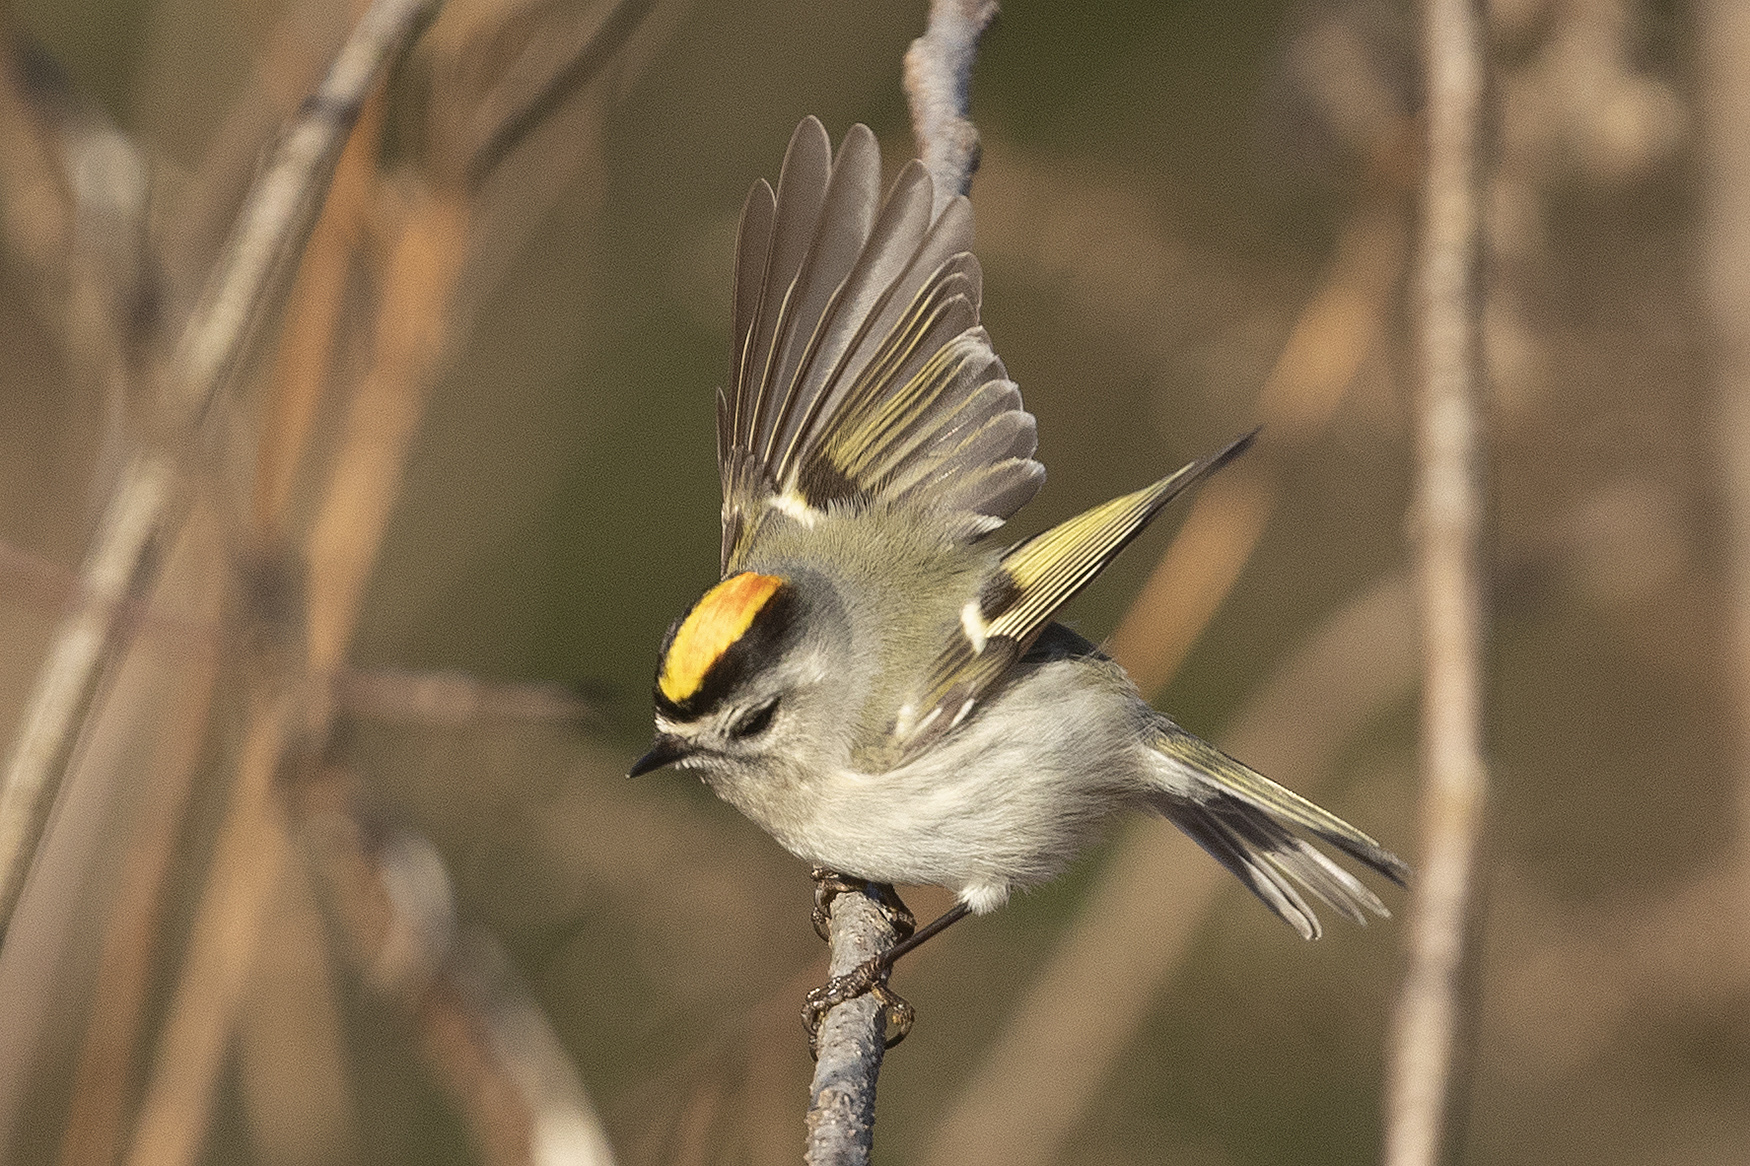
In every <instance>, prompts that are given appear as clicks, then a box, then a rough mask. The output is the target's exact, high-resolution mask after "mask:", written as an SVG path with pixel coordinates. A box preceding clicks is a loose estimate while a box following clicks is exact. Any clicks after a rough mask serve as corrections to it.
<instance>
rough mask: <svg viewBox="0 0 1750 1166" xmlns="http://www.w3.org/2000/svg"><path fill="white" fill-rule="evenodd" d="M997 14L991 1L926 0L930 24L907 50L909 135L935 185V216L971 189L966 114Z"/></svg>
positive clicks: (974, 163)
mask: <svg viewBox="0 0 1750 1166" xmlns="http://www.w3.org/2000/svg"><path fill="white" fill-rule="evenodd" d="M996 15H997V2H996V0H930V23H929V25H928V27H927V28H926V29H925V30H924V35H923V36H920V37H918V38H917V39H916V40H914V41H912V42H911V48H909V49H907V50H906V54H905V97H906V102H907V104H909V105H910V106H911V129H912V136H913V137H915V138H917V141H918V151H919V154H920V156H921V157H922V158H923V161H924V165H925V166H926V167H928V168H929V171H930V177H931V178H933V179H935V182H936V204H935V211H934V213H936V214H941V213H942V207H943V206H944V205H945V204H946V203H947V201H948V200H949V199H950V198H953V197H954V196H955V195H957V194H966V193H967V192H968V191H970V190H971V189H972V176H973V174H975V173H976V172H977V171H978V159H979V145H978V129H977V127H975V126H974V125H973V124H972V119H971V118H968V117H967V116H966V109H967V105H968V102H969V101H970V100H971V96H972V66H973V63H974V61H976V60H977V59H978V41H979V38H980V37H982V36H983V35H984V30H985V29H987V28H989V27H990V22H991V21H993V20H995V19H996Z"/></svg>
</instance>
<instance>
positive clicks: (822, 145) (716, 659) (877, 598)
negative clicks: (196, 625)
mask: <svg viewBox="0 0 1750 1166" xmlns="http://www.w3.org/2000/svg"><path fill="white" fill-rule="evenodd" d="M880 174H881V162H880V154H879V151H878V149H877V147H876V144H875V138H874V135H873V134H871V133H870V132H869V130H868V129H867V128H865V127H863V126H860V125H859V126H854V127H852V129H851V131H850V133H849V134H848V135H846V137H845V141H844V144H843V145H842V146H841V147H840V149H839V153H838V157H837V159H836V160H835V159H834V158H833V157H832V145H831V142H830V141H829V140H828V138H827V135H826V131H825V130H824V129H823V128H822V127H821V124H820V122H818V121H816V120H815V119H814V118H809V119H807V120H806V121H804V122H803V123H802V124H801V125H800V126H799V127H797V130H796V133H795V136H794V137H793V138H792V139H791V141H790V149H789V152H788V154H787V155H786V156H785V159H784V169H783V173H782V175H781V177H780V178H779V180H778V190H777V193H776V194H775V195H774V194H773V192H772V188H771V187H770V186H768V185H767V184H766V183H765V181H764V180H761V181H759V182H756V183H755V184H754V188H753V191H752V192H751V193H750V194H749V196H748V200H747V205H746V207H745V209H744V210H743V211H742V216H741V233H740V239H739V242H738V243H737V249H736V263H735V309H734V311H735V318H734V337H733V341H734V346H733V349H732V351H731V357H730V372H729V386H728V390H727V391H721V390H720V391H719V392H718V394H717V461H718V465H719V467H720V469H721V471H722V477H723V552H722V570H723V579H722V582H720V583H718V584H717V585H716V586H715V587H713V588H711V589H710V590H709V591H707V592H706V593H705V595H704V597H703V598H701V599H700V600H699V601H698V602H697V603H696V604H694V605H693V607H692V609H691V610H689V611H688V612H687V613H686V614H685V615H684V616H682V617H681V618H680V619H679V620H677V621H676V622H675V624H674V625H673V626H672V627H671V628H670V629H669V632H668V637H667V639H666V640H665V641H664V642H663V645H662V650H661V657H660V660H659V663H658V666H657V676H656V729H657V733H656V740H655V744H654V745H653V746H652V747H651V749H650V751H649V752H648V753H646V754H645V755H644V756H643V757H641V758H639V760H638V761H637V762H636V764H634V765H633V767H632V772H633V773H634V774H639V773H644V772H646V771H648V770H652V769H655V768H658V767H659V766H663V765H668V764H674V765H678V766H681V767H683V768H686V769H692V770H696V771H697V772H698V773H699V775H700V776H701V777H702V778H703V779H704V780H705V782H706V783H707V784H709V785H710V786H711V788H712V789H713V790H715V791H716V792H717V794H718V795H719V796H721V797H722V798H724V799H725V800H727V801H728V802H730V803H731V804H732V805H734V806H735V807H736V808H738V809H740V810H741V811H742V812H743V813H744V814H746V815H747V816H748V817H750V818H752V819H753V820H754V821H755V822H757V823H759V825H760V826H762V827H764V828H765V830H766V831H767V832H769V833H770V834H771V835H772V836H773V837H774V838H776V839H777V840H778V841H779V842H780V843H782V844H783V845H784V846H785V847H786V848H787V849H789V850H790V851H792V852H793V853H795V854H797V855H799V856H800V857H802V858H804V859H807V860H808V861H810V862H812V863H815V864H817V865H819V866H821V867H826V868H830V869H831V870H832V871H837V872H841V873H843V874H845V875H849V876H854V877H855V878H858V879H865V880H870V881H872V882H877V883H913V884H919V883H922V884H934V885H938V886H942V887H947V888H949V889H950V890H952V891H953V892H954V893H955V894H956V895H957V896H958V897H959V903H960V907H959V908H957V911H956V917H958V915H960V914H965V913H966V911H968V910H970V911H971V912H972V913H976V914H982V913H984V912H986V911H990V910H992V909H994V908H996V907H998V906H1000V905H1001V904H1002V903H1003V902H1004V901H1005V900H1006V899H1007V898H1008V897H1009V892H1010V891H1011V890H1013V889H1014V888H1015V887H1022V886H1027V885H1030V884H1034V883H1038V882H1040V881H1042V880H1045V879H1048V878H1050V877H1052V876H1053V875H1054V874H1056V873H1057V872H1058V871H1059V870H1061V869H1062V868H1063V866H1064V865H1065V864H1066V863H1067V862H1068V861H1069V860H1070V859H1071V858H1072V857H1073V856H1074V855H1075V853H1076V852H1077V850H1078V849H1080V847H1081V846H1082V845H1083V844H1084V843H1086V842H1087V841H1089V840H1090V838H1091V837H1092V836H1093V835H1094V834H1095V833H1096V831H1097V830H1098V829H1099V828H1100V826H1101V825H1102V823H1103V822H1104V821H1105V820H1106V819H1107V818H1109V817H1110V816H1111V815H1112V814H1113V812H1114V811H1118V810H1125V809H1144V810H1153V811H1155V812H1156V813H1159V814H1163V815H1165V816H1166V817H1167V818H1168V819H1170V820H1171V821H1172V822H1173V823H1174V824H1176V825H1177V826H1178V827H1179V828H1180V829H1182V830H1184V831H1185V833H1187V834H1189V835H1190V836H1191V837H1192V838H1193V839H1195V840H1196V842H1197V843H1198V844H1199V845H1200V846H1202V847H1203V848H1204V849H1205V850H1207V851H1208V852H1209V853H1210V854H1211V855H1213V856H1214V857H1215V858H1216V860H1217V861H1219V862H1220V863H1222V864H1223V865H1224V866H1226V867H1227V868H1228V869H1229V870H1231V871H1232V872H1233V873H1234V874H1236V875H1238V876H1239V878H1240V879H1241V880H1242V881H1243V882H1244V883H1245V884H1246V885H1247V886H1248V887H1250V888H1251V889H1252V891H1254V892H1255V893H1256V894H1257V896H1258V897H1259V898H1261V899H1262V900H1263V901H1264V902H1265V903H1266V904H1268V905H1269V907H1270V909H1271V910H1273V911H1275V912H1276V914H1278V915H1280V916H1281V917H1282V918H1283V919H1284V920H1286V921H1287V922H1288V923H1289V924H1290V925H1291V926H1293V927H1294V928H1295V930H1297V931H1299V932H1300V934H1301V935H1303V936H1306V937H1307V938H1312V937H1314V936H1316V935H1317V934H1318V933H1319V925H1318V920H1317V919H1316V918H1315V916H1314V915H1313V912H1312V910H1311V908H1309V907H1308V906H1307V902H1306V900H1305V899H1304V898H1303V897H1302V896H1301V894H1300V892H1299V891H1298V890H1297V889H1296V886H1295V884H1296V883H1298V884H1299V885H1300V886H1301V887H1303V888H1305V889H1306V890H1308V891H1310V892H1312V894H1313V895H1315V896H1316V897H1318V898H1319V899H1322V900H1324V901H1325V902H1326V903H1328V904H1329V905H1330V906H1331V907H1333V908H1335V909H1336V910H1337V911H1338V912H1340V913H1342V914H1343V915H1346V916H1348V917H1350V918H1352V919H1354V920H1356V921H1358V922H1361V921H1365V919H1366V915H1367V913H1368V912H1373V913H1376V914H1379V915H1385V914H1386V913H1387V912H1386V909H1385V906H1384V904H1382V903H1381V902H1380V900H1379V899H1378V897H1377V896H1375V895H1374V894H1373V892H1372V891H1370V890H1368V889H1367V888H1366V887H1365V886H1363V885H1362V884H1361V882H1360V881H1359V880H1357V879H1356V878H1355V877H1354V876H1353V875H1352V874H1350V873H1349V872H1348V871H1347V870H1344V869H1343V868H1342V867H1341V866H1339V865H1337V863H1336V862H1334V861H1333V860H1332V859H1331V858H1330V857H1328V856H1327V855H1325V854H1324V853H1322V852H1320V851H1319V850H1317V849H1315V848H1314V847H1313V846H1312V845H1311V844H1310V843H1308V842H1307V841H1306V840H1305V839H1303V838H1302V837H1300V836H1298V835H1297V833H1296V832H1297V831H1300V832H1304V833H1306V834H1310V835H1312V836H1314V837H1316V838H1319V839H1322V840H1323V841H1325V842H1327V843H1329V844H1330V845H1331V846H1333V847H1335V848H1337V849H1338V850H1340V851H1342V852H1344V853H1346V854H1348V855H1350V856H1351V857H1353V858H1355V859H1357V860H1359V861H1360V862H1362V863H1365V864H1366V865H1368V866H1370V867H1372V868H1374V869H1375V870H1377V871H1379V872H1380V873H1381V874H1383V875H1385V876H1386V877H1387V878H1390V879H1392V880H1394V881H1398V882H1400V883H1401V882H1402V881H1403V879H1404V878H1405V876H1406V875H1407V873H1408V868H1407V867H1406V866H1405V865H1404V863H1403V862H1402V861H1400V860H1399V859H1398V858H1397V857H1396V856H1395V855H1393V854H1391V853H1390V852H1388V851H1386V850H1385V849H1384V848H1382V847H1381V846H1380V845H1379V844H1378V843H1377V842H1375V841H1374V840H1373V839H1372V838H1369V837H1368V836H1367V835H1366V834H1363V833H1362V832H1361V831H1359V830H1357V829H1355V828H1354V827H1353V826H1350V825H1349V824H1348V823H1346V822H1344V821H1342V820H1341V819H1340V818H1337V817H1336V816H1335V815H1333V814H1330V813H1328V812H1326V811H1325V810H1322V809H1320V808H1319V807H1318V806H1315V805H1313V804H1312V803H1311V802H1309V801H1307V800H1306V799H1304V798H1302V797H1300V796H1298V795H1296V794H1294V793H1292V792H1290V791H1289V790H1287V789H1284V788H1283V787H1282V786H1280V785H1277V784H1276V783H1275V782H1273V781H1271V780H1269V779H1268V778H1266V777H1263V776H1261V775H1259V774H1257V773H1254V772H1253V771H1252V770H1250V769H1248V768H1246V767H1245V766H1244V765H1242V764H1241V763H1239V762H1238V761H1235V760H1234V759H1233V758H1231V757H1228V756H1226V755H1225V754H1223V753H1222V752H1221V751H1219V750H1218V749H1216V748H1215V747H1213V746H1211V745H1209V744H1207V743H1205V742H1203V741H1201V740H1199V739H1198V738H1196V737H1194V736H1192V735H1191V734H1190V733H1187V732H1186V731H1185V730H1183V729H1181V728H1180V727H1179V726H1178V725H1176V724H1174V723H1173V722H1172V721H1171V720H1169V719H1168V718H1167V717H1166V716H1164V715H1162V714H1161V713H1159V712H1156V711H1155V710H1154V709H1153V708H1151V707H1149V705H1148V703H1147V702H1145V701H1144V700H1143V699H1142V697H1141V695H1140V694H1138V692H1137V690H1136V688H1135V686H1134V685H1132V684H1131V682H1130V680H1129V678H1128V677H1126V676H1125V674H1124V671H1123V670H1122V669H1121V668H1119V667H1118V665H1117V664H1115V663H1113V662H1112V661H1111V660H1110V659H1109V658H1107V657H1106V656H1105V655H1103V654H1102V653H1101V652H1100V650H1099V649H1098V648H1096V647H1094V646H1093V645H1092V644H1090V643H1088V642H1087V641H1086V640H1084V639H1082V638H1081V637H1080V636H1078V635H1076V634H1075V633H1074V632H1071V631H1069V630H1068V629H1066V628H1064V627H1063V626H1062V625H1060V624H1057V623H1054V622H1052V616H1053V615H1054V614H1055V613H1056V612H1057V610H1058V609H1059V608H1060V607H1062V606H1063V604H1064V603H1065V602H1066V601H1067V600H1068V599H1069V598H1070V597H1071V596H1072V595H1074V594H1076V592H1077V591H1079V590H1081V588H1082V587H1083V586H1085V585H1086V584H1087V583H1088V582H1089V581H1090V580H1092V579H1093V578H1094V577H1095V576H1096V575H1098V574H1099V573H1100V571H1101V570H1102V569H1103V568H1104V567H1105V566H1106V564H1107V563H1108V562H1110V561H1111V560H1112V558H1113V556H1115V555H1116V554H1117V553H1118V552H1119V551H1120V550H1121V549H1123V547H1124V546H1125V545H1126V544H1127V543H1129V542H1130V540H1131V539H1132V538H1134V537H1135V536H1136V535H1137V534H1138V533H1139V532H1140V531H1141V530H1142V529H1143V527H1144V526H1146V525H1147V524H1148V522H1149V520H1150V519H1151V518H1153V517H1154V516H1155V514H1156V513H1158V512H1159V511H1160V509H1161V507H1162V506H1164V505H1165V504H1166V503H1167V502H1168V501H1169V500H1171V499H1172V498H1173V497H1174V496H1175V495H1177V494H1178V493H1180V492H1181V491H1183V490H1184V489H1185V488H1186V487H1188V486H1190V485H1191V484H1192V483H1194V482H1196V481H1197V480H1198V479H1199V478H1201V477H1202V476H1203V475H1205V474H1207V473H1209V472H1210V471H1212V470H1214V469H1216V468H1217V467H1219V466H1221V465H1222V464H1223V463H1225V462H1227V461H1228V460H1229V459H1230V458H1233V457H1234V456H1236V455H1237V454H1239V453H1240V452H1241V451H1242V450H1243V449H1244V448H1245V447H1246V445H1247V444H1248V443H1249V442H1250V440H1251V438H1250V436H1247V437H1243V438H1241V439H1240V440H1238V441H1236V442H1234V443H1233V444H1231V445H1229V446H1228V447H1227V448H1226V449H1223V450H1222V451H1221V452H1219V453H1217V454H1215V455H1214V456H1212V457H1208V458H1205V459H1203V460H1201V461H1197V462H1193V463H1191V464H1190V465H1187V466H1185V467H1183V468H1182V469H1180V470H1178V471H1176V472H1175V473H1172V474H1170V475H1168V476H1167V477H1165V478H1163V479H1161V480H1160V481H1158V482H1156V483H1154V484H1153V485H1151V486H1146V487H1144V488H1143V489H1141V490H1138V491H1136V492H1135V493H1134V494H1127V495H1125V496H1123V497H1121V498H1116V499H1114V500H1112V501H1110V502H1107V503H1105V504H1104V505H1102V506H1096V507H1094V508H1093V509H1092V510H1089V511H1087V512H1086V513H1084V514H1081V515H1079V516H1077V517H1075V518H1072V519H1070V520H1069V521H1067V522H1064V523H1062V524H1060V525H1058V526H1056V527H1053V528H1052V529H1050V530H1048V531H1046V532H1045V533H1043V534H1040V535H1038V536H1036V537H1034V538H1030V539H1026V540H1025V541H1022V542H1020V543H1018V544H1016V545H1014V546H1009V547H1005V546H1003V545H1001V544H1000V543H999V542H998V541H997V540H996V539H995V538H993V537H992V533H993V532H994V531H995V530H996V529H997V528H998V527H999V526H1001V525H1002V523H1003V521H1004V520H1005V519H1007V518H1008V517H1009V516H1010V515H1012V514H1014V513H1015V511H1017V510H1019V509H1020V508H1021V507H1022V506H1023V505H1025V504H1026V502H1027V501H1028V500H1029V499H1031V498H1032V497H1033V495H1034V493H1035V492H1036V491H1037V490H1038V489H1039V486H1040V484H1041V483H1042V482H1043V481H1044V478H1045V470H1044V468H1043V467H1042V466H1041V465H1040V464H1039V463H1038V462H1036V461H1034V460H1033V456H1032V455H1033V452H1034V448H1035V445H1036V441H1035V437H1034V422H1033V417H1032V416H1031V415H1030V414H1028V413H1027V412H1026V411H1025V410H1024V409H1023V408H1022V407H1021V394H1020V392H1019V391H1018V390H1017V389H1016V387H1015V385H1014V383H1013V382H1012V381H1010V380H1009V379H1008V377H1007V374H1006V373H1005V371H1004V369H1003V363H1002V361H1001V360H999V359H998V358H997V356H996V354H995V353H994V352H992V351H991V345H990V339H989V337H988V336H987V335H986V334H985V331H984V329H983V328H981V327H980V326H979V323H978V309H979V299H980V273H979V265H978V260H977V259H975V258H973V256H972V254H971V252H970V251H969V250H968V248H969V246H970V244H971V239H972V210H971V208H970V205H969V204H968V203H967V201H966V199H965V198H959V197H957V198H954V199H952V200H950V201H949V202H948V203H947V206H946V207H945V208H944V209H943V211H942V213H941V214H940V216H939V217H937V218H936V219H935V220H934V221H933V222H932V220H931V200H932V195H933V191H932V185H931V179H930V176H929V174H928V173H927V172H926V171H925V169H924V167H923V165H922V164H921V163H919V162H916V161H914V162H911V163H910V164H908V165H907V166H906V168H905V169H904V170H903V171H901V172H900V175H899V177H898V179H897V180H896V181H895V182H894V184H893V187H892V189H891V191H890V192H889V193H888V196H887V199H886V201H885V202H882V201H881V199H880V197H879V194H880V191H879V182H880Z"/></svg>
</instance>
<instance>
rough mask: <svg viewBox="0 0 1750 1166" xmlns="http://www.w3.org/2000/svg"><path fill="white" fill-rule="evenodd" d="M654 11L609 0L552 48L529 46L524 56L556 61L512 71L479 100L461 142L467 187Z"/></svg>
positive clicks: (643, 0)
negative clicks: (468, 132) (467, 134)
mask: <svg viewBox="0 0 1750 1166" xmlns="http://www.w3.org/2000/svg"><path fill="white" fill-rule="evenodd" d="M655 7H656V0H614V2H613V3H610V4H608V5H607V6H606V8H605V10H604V11H603V12H602V13H601V14H600V16H599V18H598V19H596V20H594V21H592V22H590V23H587V24H583V25H580V26H578V27H575V28H572V29H568V30H566V32H565V34H564V35H563V36H562V38H561V39H560V43H559V44H558V45H557V46H554V45H552V44H548V43H545V42H537V43H531V44H530V45H529V47H528V50H527V52H528V53H529V54H534V53H536V52H539V53H540V54H541V55H542V56H544V57H547V58H548V59H549V60H556V63H554V64H551V65H549V66H548V67H547V68H545V69H540V68H528V69H520V70H513V71H512V72H511V73H510V74H509V75H508V76H507V77H506V78H505V80H504V82H503V83H501V84H500V85H499V86H498V87H497V88H495V89H494V90H493V92H491V93H490V94H488V95H487V96H486V98H485V100H483V101H482V102H481V109H480V111H479V112H478V113H477V114H476V115H475V117H474V118H473V121H472V133H471V140H468V141H465V142H464V143H463V148H464V149H465V150H466V151H467V164H466V168H465V174H466V177H467V182H468V185H469V186H478V185H479V184H480V183H481V182H483V181H485V179H486V178H487V177H488V176H489V175H490V174H491V173H492V172H493V171H494V170H496V169H497V168H498V166H499V164H500V163H501V162H503V161H504V159H505V158H507V157H508V156H509V155H510V154H512V153H513V152H514V151H515V150H516V149H517V147H518V146H520V145H522V143H523V142H524V141H525V140H527V138H528V136H529V135H530V134H531V133H532V132H534V131H535V130H536V129H537V128H539V127H540V126H542V125H545V124H546V123H547V122H548V121H550V120H551V119H552V116H553V113H554V111H555V110H557V109H558V108H559V107H560V106H561V105H563V104H564V103H565V102H566V101H567V100H569V99H570V98H571V96H572V95H573V94H575V93H576V92H577V91H578V90H579V89H581V88H583V87H584V86H585V85H587V84H588V83H589V82H590V81H591V80H592V79H593V78H594V77H595V76H596V74H598V73H599V72H601V70H602V69H603V68H605V67H606V66H607V65H608V64H609V62H611V61H613V60H614V59H615V58H616V57H618V56H619V54H620V50H621V49H622V48H624V47H625V44H626V42H627V41H629V40H630V39H631V38H632V35H633V34H634V33H636V32H637V31H638V30H639V29H640V28H642V27H643V26H644V19H645V17H647V16H649V15H650V12H651V10H652V9H653V8H655ZM530 74H533V75H532V76H531V75H530Z"/></svg>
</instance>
